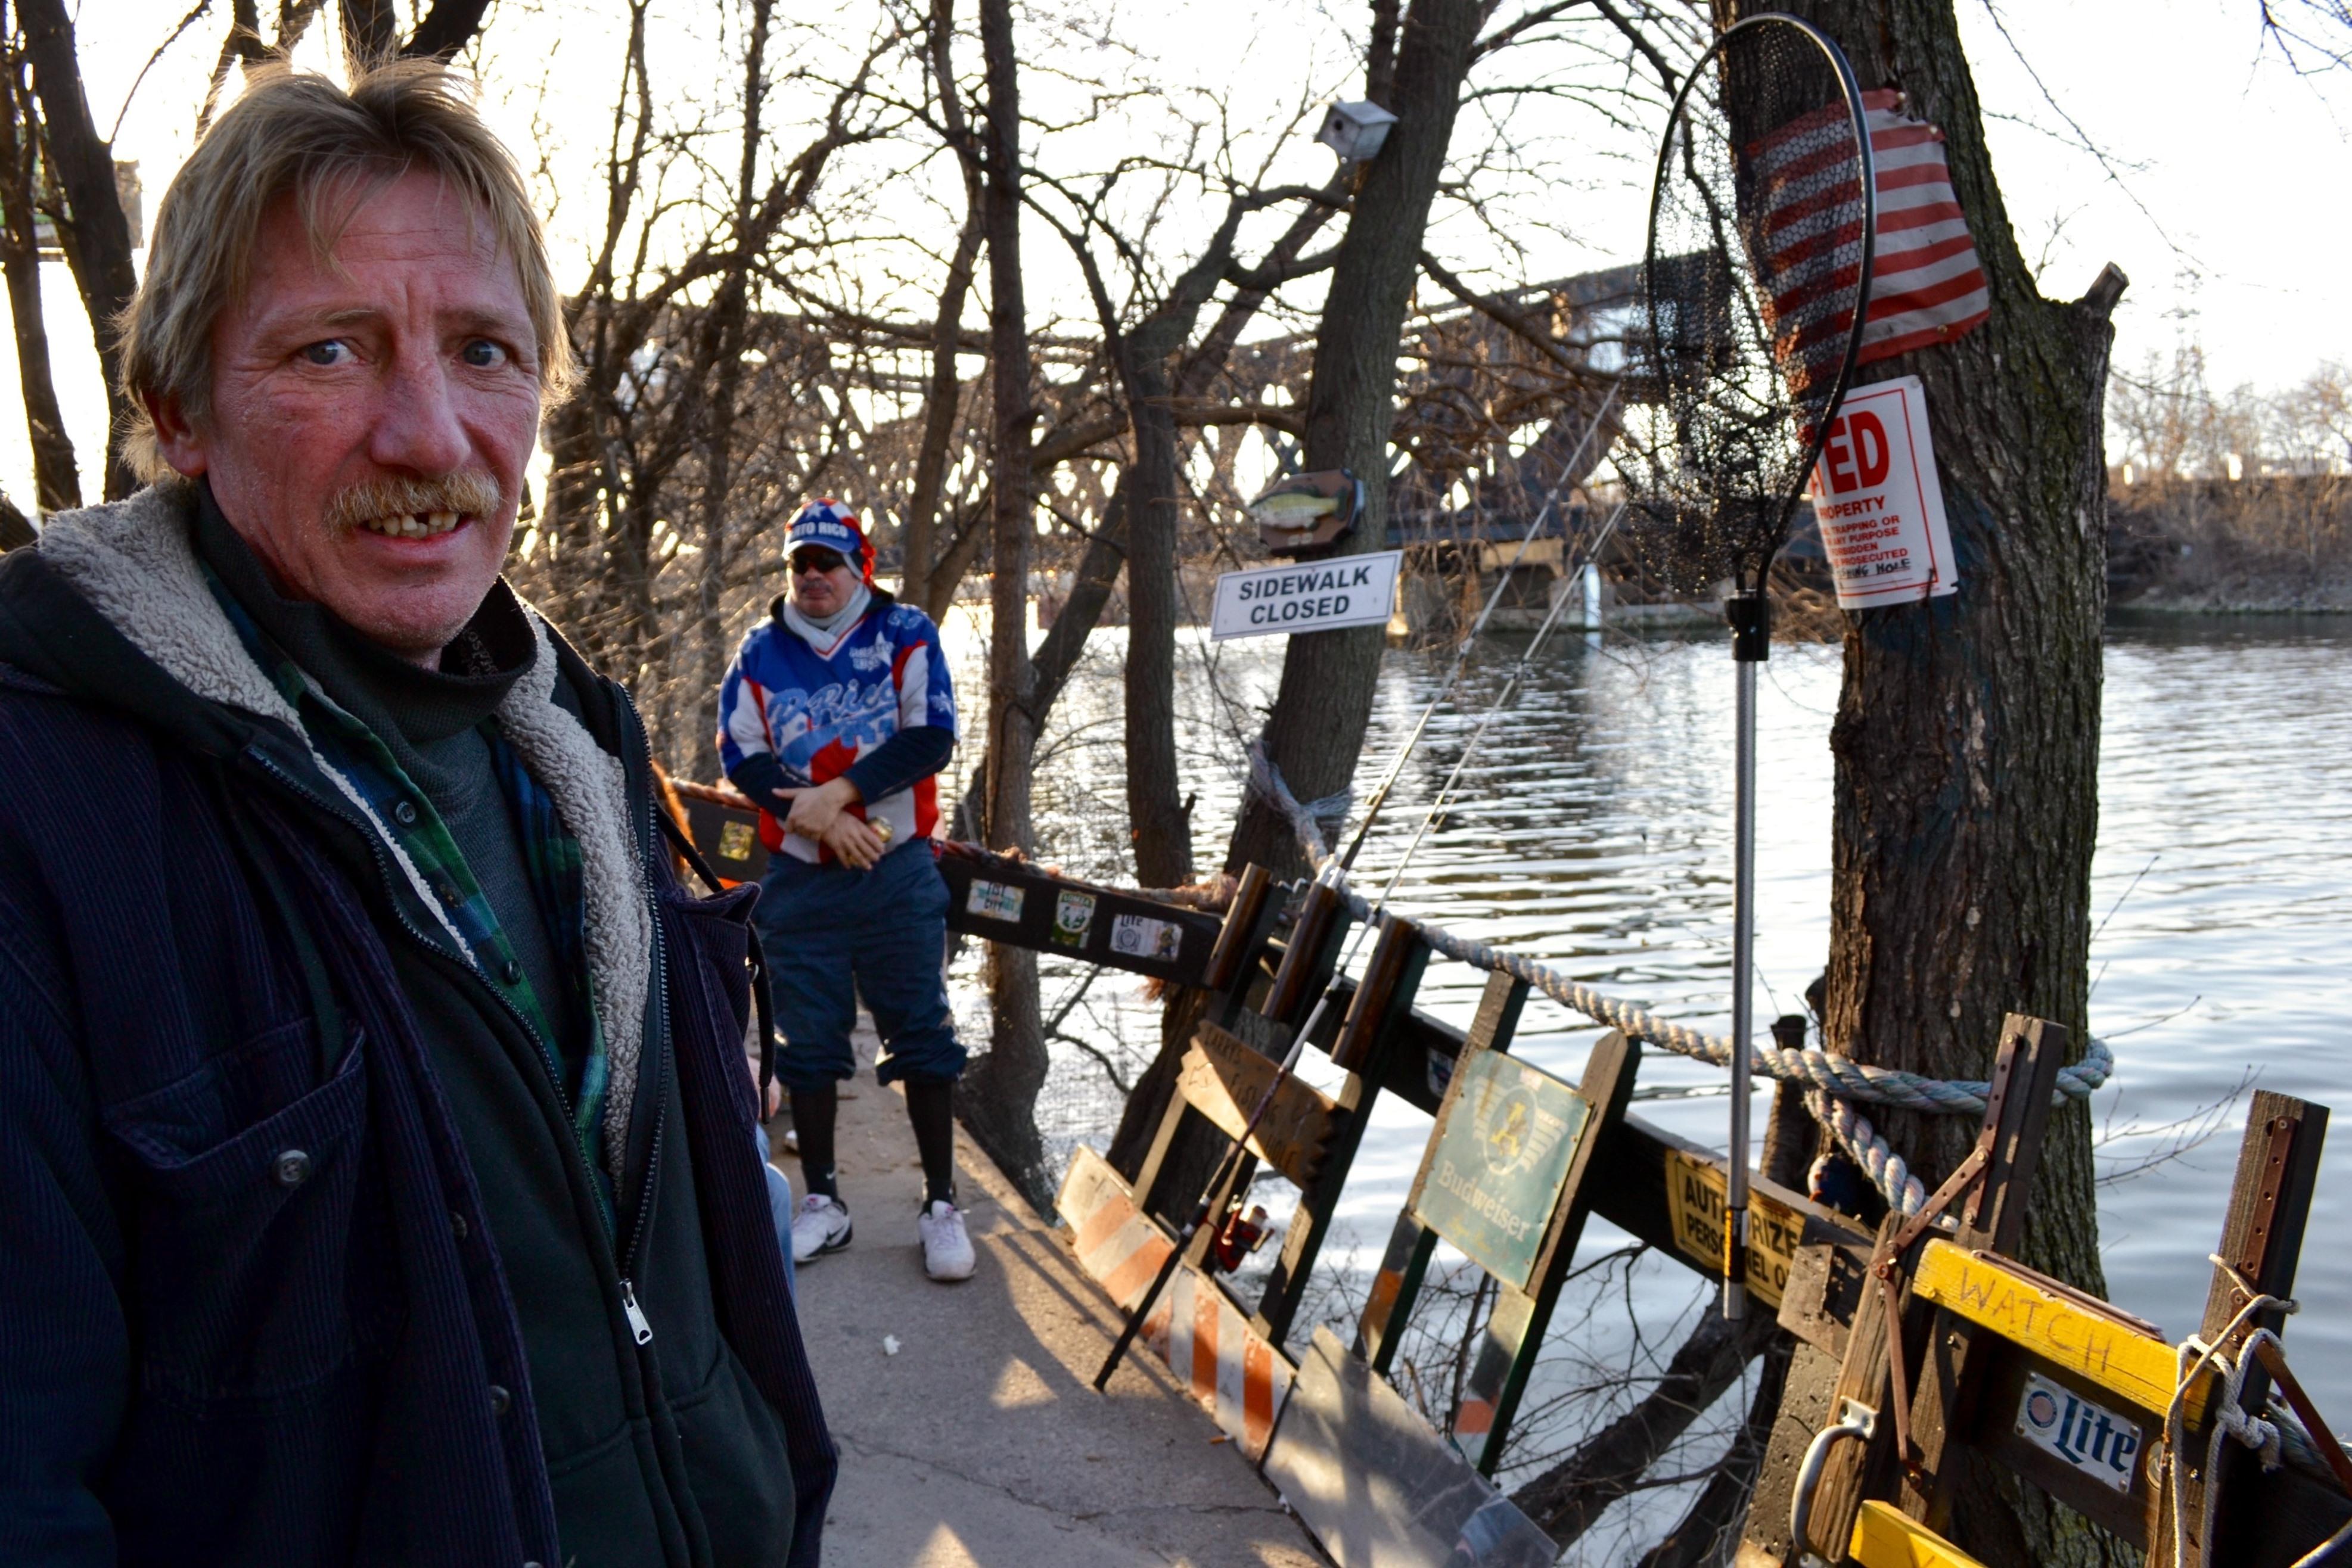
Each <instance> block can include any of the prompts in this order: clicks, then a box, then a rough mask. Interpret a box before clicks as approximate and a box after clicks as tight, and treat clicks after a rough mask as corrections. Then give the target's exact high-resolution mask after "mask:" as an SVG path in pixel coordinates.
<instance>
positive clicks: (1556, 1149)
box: [1414, 1051, 1592, 1291]
mask: <svg viewBox="0 0 2352 1568" xmlns="http://www.w3.org/2000/svg"><path fill="white" fill-rule="evenodd" d="M1465 1055H1467V1056H1468V1058H1469V1060H1468V1061H1466V1062H1465V1064H1464V1065H1463V1066H1461V1067H1460V1068H1458V1069H1457V1070H1456V1075H1457V1077H1459V1078H1460V1080H1461V1082H1460V1083H1459V1085H1458V1086H1457V1087H1456V1089H1455V1091H1454V1095H1453V1097H1452V1098H1451V1099H1449V1100H1448V1101H1447V1102H1446V1103H1445V1106H1444V1113H1443V1114H1442V1117H1441V1119H1440V1121H1439V1124H1438V1128H1437V1143H1436V1146H1435V1148H1434V1149H1433V1150H1432V1151H1431V1159H1430V1163H1429V1166H1428V1177H1427V1179H1426V1180H1425V1181H1424V1182H1423V1184H1422V1188H1421V1195H1420V1197H1418V1198H1416V1199H1415V1200H1414V1207H1415V1210H1416V1212H1417V1213H1418V1214H1419V1215H1420V1217H1421V1221H1422V1223H1423V1224H1424V1225H1426V1226H1428V1227H1429V1228H1431V1229H1433V1230H1434V1231H1436V1232H1437V1233H1438V1234H1439V1235H1440V1236H1443V1237H1444V1238H1445V1239H1447V1240H1448V1241H1451V1242H1452V1243H1454V1246H1456V1247H1458V1248H1460V1249H1462V1250H1463V1252H1464V1253H1465V1254H1466V1255H1467V1256H1468V1257H1469V1258H1470V1259H1471V1260H1473V1261H1475V1262H1476V1263H1477V1264H1478V1266H1479V1267H1481V1268H1483V1269H1485V1270H1486V1272H1488V1273H1489V1274H1492V1275H1494V1276H1495V1278H1496V1279H1498V1280H1502V1281H1507V1282H1508V1283H1509V1284H1510V1285H1512V1286H1513V1287H1514V1288H1515V1289H1517V1290H1522V1291H1523V1290H1526V1289H1527V1288H1528V1277H1529V1276H1530V1275H1532V1274H1533V1273H1534V1272H1535V1266H1536V1255H1537V1254H1538V1253H1539V1252H1540V1251H1542V1249H1543V1242H1544V1235H1545V1233H1546V1232H1547V1231H1548V1230H1549V1229H1550V1228H1551V1218H1552V1211H1553V1210H1554V1209H1555V1208H1557V1207H1559V1195H1560V1190H1561V1188H1562V1187H1563V1186H1565V1185H1566V1183H1567V1181H1568V1166H1569V1160H1570V1156H1571V1155H1574V1154H1575V1153H1576V1145H1577V1140H1578V1139H1579V1138H1580V1137H1581V1136H1582V1135H1583V1134H1584V1128H1585V1124H1586V1123H1587V1122H1589V1121H1590V1120H1591V1115H1592V1107H1591V1106H1590V1105H1588V1104H1587V1103H1585V1102H1584V1099H1583V1097H1582V1096H1581V1095H1580V1094H1578V1093H1577V1092H1576V1091H1575V1090H1573V1089H1570V1087H1569V1086H1568V1085H1567V1084H1565V1083H1562V1082H1560V1081H1559V1079H1557V1078H1554V1077H1552V1076H1551V1075H1550V1074H1549V1073H1548V1072H1543V1071H1538V1069H1536V1068H1533V1067H1530V1066H1528V1064H1527V1063H1526V1062H1524V1061H1518V1060H1517V1059H1516V1058H1513V1057H1510V1056H1506V1055H1505V1054H1503V1053H1502V1052H1501V1051H1476V1052H1468V1053H1465Z"/></svg>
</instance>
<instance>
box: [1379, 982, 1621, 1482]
mask: <svg viewBox="0 0 2352 1568" xmlns="http://www.w3.org/2000/svg"><path fill="white" fill-rule="evenodd" d="M1526 993H1527V983H1526V982H1525V981H1523V980H1515V979H1512V978H1511V977H1508V976H1503V975H1497V976H1496V977H1494V978H1493V979H1491V980H1489V981H1488V982H1487V987H1486V998H1484V999H1483V1000H1482V1002H1481V1003H1480V1006H1479V1009H1478V1013H1479V1021H1478V1024H1477V1025H1475V1026H1474V1027H1473V1030H1472V1033H1471V1041H1470V1045H1469V1048H1468V1049H1467V1050H1465V1051H1464V1052H1463V1053H1462V1057H1461V1060H1460V1061H1457V1062H1456V1063H1455V1064H1454V1073H1453V1078H1452V1082H1449V1083H1448V1084H1447V1086H1446V1092H1445V1102H1444V1104H1443V1105H1441V1106H1440V1107H1439V1108H1438V1113H1437V1126H1436V1128H1435V1130H1434V1132H1433V1134H1432V1135H1431V1137H1430V1140H1429V1145H1428V1147H1427V1149H1426V1150H1425V1151H1424V1152H1423V1155H1422V1162H1421V1170H1420V1172H1419V1174H1418V1175H1416V1176H1414V1177H1413V1184H1412V1196H1411V1197H1409V1198H1408V1199H1407V1200H1406V1202H1405V1207H1404V1212H1403V1213H1402V1214H1400V1215H1399V1216H1398V1217H1397V1222H1396V1228H1395V1230H1394V1231H1393V1233H1392V1234H1391V1236H1390V1238H1389V1244H1388V1250H1387V1252H1386V1253H1385V1254H1384V1255H1383V1256H1382V1258H1381V1267H1380V1271H1379V1272H1378V1273H1377V1274H1376V1275H1374V1276H1373V1280H1372V1288H1371V1292H1370V1300H1369V1301H1367V1302H1366V1304H1365V1307H1364V1315H1363V1321H1362V1324H1361V1326H1360V1329H1359V1330H1358V1333H1357V1339H1356V1345H1355V1349H1356V1351H1357V1353H1358V1354H1360V1355H1362V1356H1363V1357H1364V1358H1365V1360H1366V1361H1367V1362H1368V1363H1369V1364H1370V1366H1371V1369H1372V1370H1373V1371H1374V1372H1375V1373H1378V1374H1381V1375H1387V1373H1388V1371H1389V1368H1390V1367H1391V1364H1393V1363H1394V1361H1395V1357H1396V1350H1397V1343H1398V1338H1399V1335H1400V1333H1401V1332H1402V1329H1403V1327H1404V1325H1405V1322H1407V1320H1408V1319H1409V1318H1410V1316H1411V1314H1412V1307H1413V1302H1414V1301H1415V1299H1416V1298H1417V1297H1418V1296H1419V1295H1420V1293H1421V1286H1422V1280H1423V1274H1424V1273H1425V1271H1426V1270H1427V1269H1428V1267H1429V1260H1430V1256H1431V1254H1432V1253H1433V1251H1435V1249H1436V1247H1437V1243H1438V1241H1439V1240H1440V1239H1444V1240H1446V1241H1449V1242H1451V1243H1452V1244H1453V1245H1454V1247H1455V1248H1456V1249H1459V1250H1460V1251H1461V1252H1462V1253H1463V1254H1464V1255H1465V1256H1466V1257H1468V1258H1469V1259H1470V1260H1471V1261H1473V1262H1474V1263H1475V1264H1476V1265H1477V1266H1478V1267H1479V1268H1480V1269H1481V1270H1484V1271H1485V1272H1486V1275H1487V1276H1488V1277H1489V1278H1490V1279H1492V1280H1493V1281H1494V1282H1495V1291H1496V1297H1495V1308H1494V1312H1493V1315H1492V1316H1491V1317H1490V1318H1489V1319H1488V1320H1487V1324H1486V1333H1485V1335H1484V1337H1483V1338H1482V1339H1481V1340H1480V1342H1479V1345H1478V1352H1477V1356H1476V1359H1475V1361H1473V1362H1472V1364H1471V1368H1470V1375H1469V1379H1468V1381H1467V1383H1466V1384H1465V1387H1464V1391H1463V1396H1462V1400H1461V1404H1460V1409H1459V1411H1458V1412H1457V1413H1456V1415H1455V1417H1454V1431H1453V1438H1454V1448H1456V1449H1457V1450H1458V1451H1459V1452H1461V1453H1462V1454H1463V1455H1464V1456H1465V1458H1469V1459H1470V1461H1471V1462H1472V1463H1473V1464H1475V1466H1476V1467H1477V1468H1478V1470H1479V1473H1480V1474H1482V1475H1487V1476H1491V1475H1493V1474H1494V1472H1495V1465H1496V1461H1497V1460H1498V1459H1499V1458H1501V1456H1502V1451H1503V1444H1504V1439H1505V1437H1506V1436H1507V1434H1508V1432H1509V1430H1510V1427H1511V1422H1512V1420H1513V1418H1514V1417H1515V1416H1517V1413H1518V1405H1519V1398H1520V1396H1521V1395H1523V1394H1524V1393H1525V1392H1526V1390H1527V1384H1528V1372H1529V1371H1530V1370H1531V1369H1532V1368H1533V1367H1534V1365H1535V1359H1536V1354H1537V1352H1538V1349H1539V1348H1540V1347H1541V1344H1542V1342H1543V1335H1544V1330H1545V1329H1546V1328H1547V1327H1548V1326H1549V1324H1550V1322H1551V1312H1552V1307H1553V1305H1554V1304H1555V1303H1556V1302H1557V1301H1559V1289H1560V1284H1561V1281H1563V1280H1564V1279H1565V1278H1566V1276H1567V1273H1568V1265H1569V1261H1570V1259H1571V1258H1572V1257H1573V1256H1574V1254H1575V1251H1576V1242H1577V1239H1578V1238H1579V1237H1580V1236H1581V1235H1582V1234H1583V1231H1584V1220H1585V1217H1586V1216H1587V1215H1588V1214H1589V1213H1591V1199H1590V1197H1587V1196H1586V1186H1587V1177H1588V1176H1589V1174H1590V1173H1591V1170H1592V1166H1593V1157H1594V1154H1595V1151H1597V1150H1598V1149H1599V1148H1600V1147H1601V1142H1602V1132H1603V1129H1605V1128H1606V1127H1608V1126H1609V1125H1610V1124H1612V1123H1613V1122H1615V1121H1616V1120H1617V1119H1618V1118H1619V1117H1621V1116H1622V1115H1623V1114H1624V1113H1625V1105H1626V1103H1627V1101H1628V1100H1630V1099H1631V1098H1632V1096H1633V1075H1634V1072H1635V1071H1636V1069H1637V1068H1638V1067H1639V1065H1640V1062H1641V1048H1640V1047H1638V1046H1636V1045H1635V1044H1634V1043H1633V1041H1632V1040H1628V1039H1626V1038H1625V1036H1623V1035H1622V1034H1617V1033H1611V1034H1609V1035H1606V1036H1604V1037H1602V1039H1601V1041H1600V1043H1599V1044H1597V1045H1595V1046H1594V1047H1593V1048H1592V1054H1591V1057H1590V1058H1589V1059H1588V1060H1587V1061H1586V1063H1585V1070H1584V1078H1583V1081H1582V1082H1580V1084H1578V1085H1577V1087H1576V1088H1574V1089H1570V1087H1569V1086H1568V1085H1567V1084H1565V1083H1563V1082H1559V1080H1558V1079H1556V1078H1553V1077H1551V1076H1550V1075H1549V1073H1545V1072H1542V1071H1538V1070H1537V1069H1536V1068H1533V1067H1530V1066H1528V1065H1527V1064H1526V1063H1524V1062H1519V1061H1513V1060H1512V1059H1511V1058H1510V1057H1509V1056H1507V1054H1506V1053H1505V1051H1504V1050H1503V1046H1504V1045H1507V1033H1505V1032H1504V1031H1503V1030H1500V1029H1498V1028H1497V1027H1496V1019H1497V1017H1498V1015H1499V1016H1500V1017H1502V1018H1504V1019H1511V1020H1516V1018H1517V1013H1518V1009H1519V1007H1520V1005H1521V1004H1522V1003H1523V1002H1524V1000H1525V998H1526ZM1498 1035H1499V1036H1501V1039H1500V1041H1499V1043H1489V1041H1490V1040H1496V1037H1497V1036H1498ZM1482 1036H1484V1037H1486V1038H1481V1037H1482Z"/></svg>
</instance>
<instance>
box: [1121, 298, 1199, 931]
mask: <svg viewBox="0 0 2352 1568" xmlns="http://www.w3.org/2000/svg"><path fill="white" fill-rule="evenodd" d="M1190 324H1191V321H1190V317H1189V314H1188V316H1187V319H1186V325H1187V326H1188V327H1189V326H1190ZM1154 346H1155V345H1152V344H1150V343H1134V342H1132V341H1130V343H1129V346H1128V347H1129V352H1128V353H1127V354H1126V355H1125V356H1124V357H1125V358H1126V359H1128V360H1129V361H1130V362H1129V365H1128V366H1127V371H1128V374H1127V377H1126V380H1127V384H1128V404H1129V418H1130V420H1131V422H1132V423H1133V425H1134V429H1135V461H1134V462H1133V463H1132V464H1130V465H1129V467H1128V470H1127V472H1126V473H1124V474H1122V475H1121V476H1119V482H1120V487H1121V488H1122V489H1125V490H1126V491H1127V493H1128V501H1127V671H1126V677H1125V678H1126V693H1127V705H1126V706H1127V714H1126V720H1127V820H1128V827H1129V833H1130V835H1131V837H1132V839H1133V841H1134V846H1135V876H1136V880H1137V881H1138V882H1139V883H1142V884H1143V885H1144V886H1145V887H1175V886H1177V885H1179V884H1180V883H1187V882H1190V881H1192V813H1191V812H1190V811H1188V810H1185V808H1184V805H1183V803H1182V800H1181V785H1180V784H1179V782H1178V776H1177V769H1176V613H1177V612H1176V535H1177V528H1178V525H1179V524H1180V522H1181V512H1180V510H1179V509H1178V506H1177V497H1176V465H1177V461H1178V458H1179V455H1180V450H1181V449H1180V447H1179V444H1178V442H1177V438H1176V415H1175V411H1174V410H1173V409H1171V408H1170V407H1169V403H1168V399H1169V396H1170V393H1171V387H1170V384H1169V380H1168V365H1167V360H1166V358H1165V354H1166V350H1164V349H1162V350H1160V352H1158V353H1154V352H1153V351H1152V350H1153V348H1154Z"/></svg>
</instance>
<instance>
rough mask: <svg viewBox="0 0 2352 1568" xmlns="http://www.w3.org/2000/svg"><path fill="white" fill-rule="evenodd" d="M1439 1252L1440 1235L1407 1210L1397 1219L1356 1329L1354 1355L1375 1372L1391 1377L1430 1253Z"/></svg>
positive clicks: (1374, 1275) (1373, 1277) (1427, 1268)
mask: <svg viewBox="0 0 2352 1568" xmlns="http://www.w3.org/2000/svg"><path fill="white" fill-rule="evenodd" d="M1436 1249H1437V1232H1435V1231H1433V1230H1432V1229H1430V1228H1429V1227H1428V1226H1426V1225H1423V1223H1422V1222H1421V1221H1420V1220H1418V1219H1415V1218H1413V1217H1412V1209H1410V1208H1408V1209H1406V1210H1405V1211H1404V1212H1403V1213H1402V1214H1400V1215H1398V1216H1397V1222H1396V1228H1394V1229H1393V1230H1391V1232H1390V1233H1389V1245H1388V1250H1387V1251H1386V1252H1384V1253H1382V1254H1381V1266H1380V1268H1379V1269H1378V1270H1375V1271H1374V1273H1373V1275H1372V1288H1371V1291H1370V1292H1369V1293H1368V1294H1367V1295H1366V1297H1365V1299H1364V1314H1363V1317H1362V1318H1361V1320H1360V1322H1359V1323H1358V1326H1357V1329H1356V1343H1355V1346H1354V1350H1355V1354H1358V1355H1360V1356H1362V1357H1364V1358H1365V1359H1366V1360H1368V1361H1370V1363H1371V1365H1372V1370H1373V1371H1374V1372H1377V1373H1379V1374H1381V1375H1382V1376H1384V1377H1385V1376H1386V1375H1388V1370H1389V1367H1390V1365H1391V1364H1392V1363H1393V1362H1394V1361H1395V1360H1396V1352H1397V1343H1398V1342H1399V1341H1400V1340H1401V1339H1402V1337H1403V1333H1404V1325H1405V1323H1406V1322H1407V1321H1408V1320H1409V1319H1411V1317H1412V1303H1413V1302H1414V1301H1416V1300H1417V1299H1418V1298H1419V1297H1420V1295H1421V1281H1422V1278H1423V1275H1425V1274H1427V1273H1428V1272H1429V1259H1430V1254H1431V1253H1433V1252H1434V1251H1435V1250H1436Z"/></svg>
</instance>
